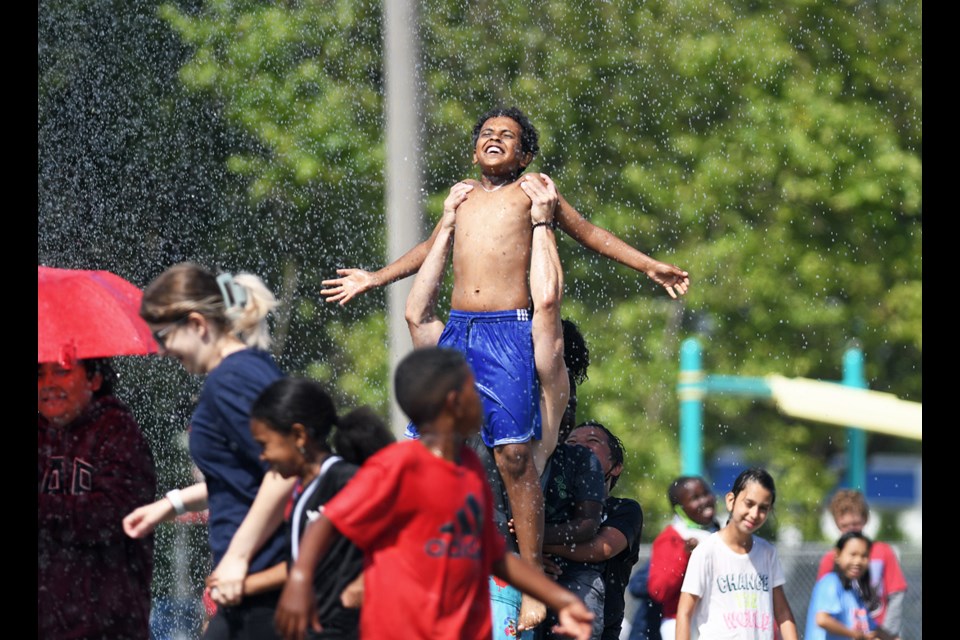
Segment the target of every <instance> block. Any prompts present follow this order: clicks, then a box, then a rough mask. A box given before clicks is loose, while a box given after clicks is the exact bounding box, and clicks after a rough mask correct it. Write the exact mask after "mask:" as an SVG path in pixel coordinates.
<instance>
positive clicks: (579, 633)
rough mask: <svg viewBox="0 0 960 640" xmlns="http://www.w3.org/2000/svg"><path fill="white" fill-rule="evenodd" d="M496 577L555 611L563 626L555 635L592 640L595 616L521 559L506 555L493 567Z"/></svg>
mask: <svg viewBox="0 0 960 640" xmlns="http://www.w3.org/2000/svg"><path fill="white" fill-rule="evenodd" d="M493 575H495V576H497V577H498V578H500V579H501V580H505V581H507V582H509V583H510V584H511V585H513V586H514V587H516V588H517V589H519V590H520V591H522V592H523V593H526V594H529V595H531V596H533V597H534V598H536V599H537V600H539V601H541V602H544V603H545V604H546V605H547V606H548V607H550V608H551V609H553V610H555V611H556V612H557V618H558V619H559V621H560V624H558V625H557V626H555V627H554V628H553V630H554V632H555V633H561V634H565V635H569V636H573V637H575V638H578V639H579V640H587V639H588V638H589V637H590V633H591V627H592V625H591V623H592V622H593V614H592V613H590V611H589V610H587V607H586V606H585V605H584V604H583V602H582V601H581V600H580V599H579V598H578V597H577V596H575V595H574V594H573V593H571V592H570V591H567V590H566V589H564V588H563V587H561V586H560V585H558V584H557V583H556V582H554V581H553V580H551V579H550V578H548V577H546V576H545V575H544V574H543V573H541V572H539V571H537V570H536V569H534V568H533V567H531V566H530V565H529V564H528V563H527V562H526V561H525V560H521V559H520V557H519V556H517V555H515V554H513V553H506V554H504V556H503V558H502V559H500V560H499V561H497V562H495V563H494V564H493Z"/></svg>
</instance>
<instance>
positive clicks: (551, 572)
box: [543, 555, 563, 580]
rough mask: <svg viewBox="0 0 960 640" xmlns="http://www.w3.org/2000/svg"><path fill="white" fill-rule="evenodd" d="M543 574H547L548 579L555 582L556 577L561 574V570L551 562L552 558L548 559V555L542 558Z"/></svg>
mask: <svg viewBox="0 0 960 640" xmlns="http://www.w3.org/2000/svg"><path fill="white" fill-rule="evenodd" d="M543 572H544V573H545V574H547V576H548V577H550V578H553V579H554V580H556V579H557V576H559V575H560V574H561V573H563V570H562V569H560V566H559V565H558V564H557V563H556V562H554V561H553V558H552V557H550V556H549V555H544V556H543Z"/></svg>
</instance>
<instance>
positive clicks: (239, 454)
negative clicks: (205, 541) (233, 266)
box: [123, 263, 294, 639]
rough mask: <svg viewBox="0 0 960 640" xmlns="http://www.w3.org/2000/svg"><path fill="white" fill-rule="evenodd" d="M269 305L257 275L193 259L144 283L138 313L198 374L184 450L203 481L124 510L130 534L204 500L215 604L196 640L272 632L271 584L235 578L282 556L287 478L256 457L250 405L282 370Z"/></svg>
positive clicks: (168, 352)
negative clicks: (260, 587) (257, 585)
mask: <svg viewBox="0 0 960 640" xmlns="http://www.w3.org/2000/svg"><path fill="white" fill-rule="evenodd" d="M276 305H277V302H276V299H275V298H274V296H273V294H272V293H271V292H270V291H269V290H268V289H267V287H266V286H265V285H264V283H263V281H262V280H260V278H258V277H257V276H255V275H251V274H238V275H237V276H236V277H234V276H231V275H230V274H228V273H225V274H221V275H219V276H215V275H214V274H213V273H210V272H209V271H207V270H206V269H204V268H202V267H200V266H198V265H196V264H192V263H182V264H178V265H175V266H173V267H171V268H169V269H167V270H166V271H164V272H163V273H162V274H160V276H158V277H157V278H156V280H154V281H153V282H152V283H151V284H150V285H149V286H148V287H147V288H146V290H145V291H144V294H143V301H142V303H141V308H140V315H141V316H142V317H143V319H144V320H146V321H147V323H148V324H149V325H150V328H151V329H152V330H153V332H154V337H155V338H156V340H157V345H158V347H159V349H160V354H161V355H165V356H168V357H171V358H175V359H177V360H178V361H179V362H180V364H181V365H183V368H184V369H186V370H187V371H188V372H190V373H193V374H198V375H203V376H206V379H205V380H204V384H203V388H202V389H201V391H200V397H199V400H198V401H197V406H196V408H195V410H194V412H193V416H192V418H191V423H190V455H191V457H192V458H193V461H194V463H195V464H196V466H197V468H199V469H200V471H201V472H203V476H204V480H205V482H203V483H200V484H197V485H193V486H191V487H188V488H186V489H182V490H180V489H174V490H173V491H170V492H168V493H167V494H166V496H165V497H164V498H163V499H162V500H158V501H157V502H154V503H151V504H148V505H145V506H142V507H139V508H138V509H136V510H134V511H133V512H132V513H130V514H129V515H128V516H127V517H126V518H124V521H123V526H124V530H125V531H126V532H127V534H128V535H129V536H131V537H133V538H138V537H141V536H144V535H146V534H148V533H149V532H150V531H153V529H154V528H155V527H156V526H157V525H158V524H159V523H161V522H165V521H169V520H172V519H173V518H175V517H176V516H177V515H182V514H184V513H186V512H187V511H202V510H203V509H207V508H209V524H208V528H209V540H210V548H211V551H212V553H213V562H214V567H215V569H214V571H213V573H212V574H211V575H210V577H209V578H208V579H207V587H208V588H209V590H210V591H209V594H210V597H211V598H212V599H213V600H214V601H215V602H216V603H217V604H218V605H220V606H218V610H217V613H216V614H215V615H214V617H213V618H212V619H211V621H210V623H209V625H208V626H207V629H206V632H205V634H204V638H207V639H220V638H271V637H275V632H274V628H273V613H274V609H275V605H276V600H277V598H278V596H279V591H273V592H267V593H259V594H257V595H253V596H249V597H246V598H244V597H243V595H244V594H243V578H244V576H245V575H247V573H254V572H258V571H261V570H263V569H266V568H268V567H272V566H274V565H276V564H277V563H279V562H282V561H283V560H284V558H285V546H284V536H283V532H282V530H281V528H280V527H279V525H280V524H281V523H282V521H283V511H284V507H285V506H286V503H287V501H288V499H289V497H290V495H291V491H292V488H293V482H294V480H293V479H287V480H285V479H284V478H282V477H281V476H280V475H279V474H278V473H276V471H273V470H270V469H269V466H268V465H267V464H266V463H264V462H263V461H261V460H260V445H259V444H257V442H256V441H255V440H254V439H253V436H252V435H251V432H250V407H251V405H252V404H253V401H254V400H255V399H256V398H257V396H258V395H259V394H260V392H261V391H263V390H264V389H265V388H266V387H267V386H269V385H270V384H271V383H272V382H274V381H276V380H277V379H279V378H281V377H283V373H282V372H281V371H280V369H279V368H278V367H277V365H276V363H275V362H274V360H273V357H272V356H271V355H270V353H269V352H268V351H266V349H267V348H268V347H269V346H270V335H269V330H268V327H267V323H266V317H267V314H269V313H270V311H271V310H273V309H274V308H275V307H276Z"/></svg>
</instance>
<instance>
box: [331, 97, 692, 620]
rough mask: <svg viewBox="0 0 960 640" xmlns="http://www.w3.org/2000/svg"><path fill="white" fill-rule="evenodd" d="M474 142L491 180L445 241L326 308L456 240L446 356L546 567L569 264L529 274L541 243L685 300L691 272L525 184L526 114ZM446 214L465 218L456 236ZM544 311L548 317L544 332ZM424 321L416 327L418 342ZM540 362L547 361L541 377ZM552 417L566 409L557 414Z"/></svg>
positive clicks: (373, 276) (449, 204) (403, 272)
mask: <svg viewBox="0 0 960 640" xmlns="http://www.w3.org/2000/svg"><path fill="white" fill-rule="evenodd" d="M473 141H474V149H473V161H474V164H476V165H478V166H479V168H480V171H481V179H480V180H479V181H476V180H466V181H464V182H460V183H457V184H456V185H454V186H453V188H452V189H451V191H450V195H449V196H448V198H447V200H446V201H445V203H444V219H446V220H447V225H446V231H443V227H444V221H443V220H441V222H440V223H438V224H437V227H436V228H435V229H434V231H433V234H432V235H431V237H430V238H429V239H427V240H426V241H424V242H422V243H420V244H419V245H417V246H416V247H414V248H413V249H411V250H410V251H409V252H407V253H406V254H405V255H404V256H402V257H401V258H399V259H398V260H397V261H395V262H393V263H392V264H390V265H388V266H387V267H384V268H383V269H380V270H379V271H377V272H375V273H370V272H367V271H363V270H360V269H340V270H338V275H340V276H341V277H340V278H337V279H333V280H327V281H324V284H325V285H327V286H328V288H327V289H324V290H323V291H322V292H321V293H322V294H323V295H324V296H326V297H327V299H328V301H331V302H332V301H336V302H340V304H345V303H346V302H348V301H349V300H350V299H351V298H353V297H354V296H355V295H357V294H359V293H362V292H364V291H367V290H369V289H371V288H374V287H378V286H384V285H386V284H389V283H391V282H394V281H396V280H398V279H401V278H404V277H407V276H409V275H411V274H413V273H415V272H416V271H417V270H418V269H420V267H421V265H422V264H423V263H424V260H425V258H426V257H427V254H428V252H429V251H430V250H431V248H432V247H433V246H434V243H435V241H436V240H437V239H438V235H439V234H441V232H442V231H443V233H444V234H445V235H444V243H445V244H446V245H447V246H448V247H449V244H448V243H449V242H450V238H453V239H454V244H455V246H456V249H455V250H454V251H453V265H454V282H453V294H452V299H451V309H452V311H451V314H450V319H449V321H448V322H447V324H446V327H445V328H444V329H443V335H442V336H441V338H440V344H442V345H446V346H453V347H455V348H458V349H459V350H461V351H464V352H465V353H466V354H467V358H468V361H469V362H470V364H471V366H472V367H473V368H474V370H475V372H476V376H477V382H478V386H479V388H480V390H481V392H482V394H483V399H484V415H485V418H486V421H485V422H486V424H485V425H484V430H483V438H484V442H485V444H486V445H487V446H489V447H492V448H493V451H494V457H495V459H496V462H497V467H498V468H499V470H500V473H501V475H502V476H503V480H504V485H505V487H506V489H507V494H508V497H509V499H510V502H511V505H512V509H513V515H514V522H515V526H516V533H517V543H518V546H519V548H520V554H521V556H522V557H524V558H525V559H527V560H528V561H531V562H533V563H535V564H537V565H539V560H540V545H541V539H542V531H543V496H542V493H541V491H540V486H539V482H538V476H537V465H536V460H545V459H546V457H547V456H549V454H550V452H551V451H552V448H553V445H555V443H556V434H557V427H558V426H559V419H560V416H561V415H562V407H563V406H565V404H566V400H567V398H566V395H567V391H565V390H564V388H563V387H565V386H566V385H567V380H568V379H567V376H566V372H565V369H564V368H563V359H562V355H563V351H562V344H563V341H562V331H561V329H560V321H559V308H558V306H559V300H560V291H561V290H562V273H561V272H560V269H559V259H558V258H555V259H545V260H541V261H539V262H537V261H535V264H534V265H531V247H532V243H533V242H535V241H537V237H538V236H542V237H546V236H550V241H553V238H552V235H553V234H552V232H551V231H552V227H553V226H554V225H556V226H559V228H561V229H563V230H564V231H566V232H567V233H568V234H570V235H571V236H572V237H573V238H574V239H575V240H577V241H578V242H580V243H581V244H583V245H584V246H586V247H588V248H590V249H592V250H594V251H596V252H598V253H600V254H601V255H604V256H607V257H609V258H612V259H614V260H616V261H618V262H620V263H622V264H625V265H627V266H629V267H631V268H633V269H635V270H637V271H641V272H643V273H645V274H647V275H648V276H649V277H650V278H651V279H653V280H654V281H655V282H657V283H658V284H660V285H662V286H663V287H665V288H666V289H667V292H668V293H669V294H670V295H671V297H676V296H677V294H680V295H682V294H684V293H686V290H687V287H688V285H689V278H688V277H687V273H686V272H685V271H682V270H681V269H678V268H677V267H675V266H673V265H669V264H666V263H663V262H659V261H657V260H654V259H652V258H650V257H649V256H647V255H645V254H643V253H641V252H640V251H638V250H636V249H634V248H633V247H631V246H630V245H628V244H626V243H625V242H623V241H622V240H620V239H619V238H617V237H616V236H614V235H613V234H611V233H610V232H608V231H606V230H604V229H601V228H599V227H596V226H595V225H593V224H591V223H590V222H588V221H587V220H585V219H584V218H583V217H582V216H581V215H580V214H579V213H578V212H577V211H576V210H574V209H573V207H571V206H570V204H569V203H567V201H566V200H564V199H563V198H562V197H561V196H559V194H557V192H556V188H555V187H554V185H553V183H552V182H551V181H550V180H549V178H547V177H546V176H525V177H524V178H522V179H521V178H520V176H521V174H522V173H523V171H524V170H525V169H526V167H527V166H528V165H529V164H530V162H532V160H533V158H534V156H535V155H536V153H537V151H538V150H539V148H538V140H537V132H536V130H535V129H534V127H533V126H532V125H531V124H530V122H529V121H528V120H527V118H526V116H525V115H524V114H523V113H522V112H520V111H519V110H518V109H514V108H509V109H495V110H493V111H490V112H488V113H486V114H484V115H483V116H481V118H480V119H479V120H478V121H477V124H476V126H475V127H474V130H473ZM448 213H455V223H456V224H455V226H451V219H450V218H449V217H448V215H447V214H448ZM555 253H556V248H555V241H553V249H552V253H551V254H544V255H550V256H553V255H555ZM528 273H529V280H528ZM531 303H532V305H533V308H534V319H533V325H535V326H534V328H533V331H532V333H533V340H531V318H530V315H529V311H528V310H529V309H530V307H531ZM544 311H549V315H548V316H546V320H545V321H543V322H540V323H538V322H537V320H538V316H539V315H542V314H543V312H544ZM419 320H420V319H418V318H409V317H408V321H409V322H411V331H412V333H413V332H414V331H416V325H417V324H418V322H419ZM415 338H416V336H415ZM534 342H535V343H536V346H535V347H534ZM531 351H535V352H536V355H537V358H536V368H534V353H532V352H531ZM538 374H539V378H540V380H539V382H540V384H538ZM540 385H542V386H543V390H544V400H545V403H544V407H545V415H544V416H543V418H544V420H543V425H544V428H543V446H541V447H539V448H538V450H537V451H536V459H535V457H534V453H535V451H534V446H533V444H532V443H533V442H534V441H536V440H539V439H540V437H541V434H540V433H539V431H540V429H539V428H538V426H539V422H540V420H539V417H540V416H539V413H540V411H539V407H540V393H539V391H538V387H539V386H540ZM550 406H559V407H561V409H560V410H559V412H555V411H552V410H549V407H550ZM541 468H542V467H541ZM532 608H533V605H532V603H528V602H527V601H525V602H524V606H523V610H522V612H521V620H520V621H521V625H522V626H524V627H532V626H534V625H535V624H536V623H538V622H539V621H540V619H542V611H537V612H536V613H534V612H532V611H531V609H532Z"/></svg>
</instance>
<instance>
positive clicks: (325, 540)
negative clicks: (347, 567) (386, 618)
mask: <svg viewBox="0 0 960 640" xmlns="http://www.w3.org/2000/svg"><path fill="white" fill-rule="evenodd" d="M339 536H340V533H339V532H338V531H337V529H336V528H335V527H334V526H333V523H331V522H330V520H328V519H327V518H326V517H324V515H323V514H322V513H321V514H320V517H319V518H317V519H316V520H315V521H314V522H313V523H311V524H310V525H309V526H308V527H307V528H306V530H305V531H304V532H303V536H302V537H301V538H300V557H298V558H297V561H296V562H295V563H294V565H293V566H292V567H291V568H290V575H289V576H288V577H287V583H286V585H284V587H283V592H282V593H281V594H280V600H279V602H277V613H276V617H275V622H276V627H277V632H278V633H279V634H280V635H281V636H282V637H283V638H285V640H303V639H304V638H305V637H306V633H307V625H308V624H309V625H310V626H311V627H312V628H313V629H314V630H315V631H320V621H319V620H318V619H317V611H316V607H315V603H314V594H313V572H314V570H315V569H316V567H317V564H318V563H319V562H320V561H321V560H323V558H324V557H325V556H326V555H327V552H329V551H330V547H331V546H333V543H334V542H335V541H336V539H337V538H338V537H339Z"/></svg>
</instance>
